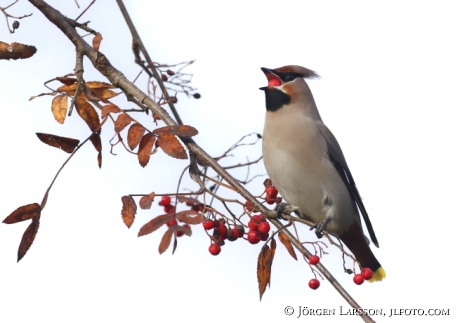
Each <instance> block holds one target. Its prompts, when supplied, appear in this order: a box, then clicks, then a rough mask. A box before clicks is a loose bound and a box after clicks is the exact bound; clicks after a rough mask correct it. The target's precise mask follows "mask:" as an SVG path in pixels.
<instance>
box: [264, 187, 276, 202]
mask: <svg viewBox="0 0 460 323" xmlns="http://www.w3.org/2000/svg"><path fill="white" fill-rule="evenodd" d="M265 193H266V194H267V196H269V197H271V198H273V199H274V198H275V197H276V196H277V195H278V190H277V189H276V187H275V186H273V185H270V186H267V188H266V189H265Z"/></svg>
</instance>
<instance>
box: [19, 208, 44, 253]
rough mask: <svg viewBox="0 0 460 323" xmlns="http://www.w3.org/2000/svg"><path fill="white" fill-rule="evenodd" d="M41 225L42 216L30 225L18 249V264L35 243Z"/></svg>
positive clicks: (33, 220)
mask: <svg viewBox="0 0 460 323" xmlns="http://www.w3.org/2000/svg"><path fill="white" fill-rule="evenodd" d="M39 225H40V216H37V217H34V218H33V219H32V223H31V224H29V226H28V227H27V229H26V231H25V232H24V234H23V235H22V239H21V243H20V244H19V249H18V262H19V260H21V259H22V257H24V255H25V254H26V252H27V251H28V250H29V248H30V246H31V245H32V243H33V242H34V239H35V236H36V235H37V231H38V227H39Z"/></svg>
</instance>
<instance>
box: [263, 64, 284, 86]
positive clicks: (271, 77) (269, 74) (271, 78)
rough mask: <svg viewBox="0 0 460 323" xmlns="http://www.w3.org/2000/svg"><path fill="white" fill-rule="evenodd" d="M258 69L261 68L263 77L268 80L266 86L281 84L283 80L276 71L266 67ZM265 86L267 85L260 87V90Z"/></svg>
mask: <svg viewBox="0 0 460 323" xmlns="http://www.w3.org/2000/svg"><path fill="white" fill-rule="evenodd" d="M260 69H261V70H262V72H264V74H265V77H266V78H267V80H268V86H269V87H271V86H280V85H282V84H283V81H282V80H281V78H280V77H279V76H278V75H277V74H276V71H274V70H271V69H268V68H266V67H261V68H260ZM265 88H267V87H264V88H261V90H265Z"/></svg>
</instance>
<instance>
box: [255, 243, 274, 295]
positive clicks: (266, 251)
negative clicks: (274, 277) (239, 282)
mask: <svg viewBox="0 0 460 323" xmlns="http://www.w3.org/2000/svg"><path fill="white" fill-rule="evenodd" d="M273 241H274V240H273V239H272V243H271V247H272V248H271V249H270V247H268V246H267V245H264V246H263V247H262V250H261V251H260V254H259V258H258V259H257V280H258V282H259V295H260V299H262V295H263V294H264V293H265V290H266V288H267V285H270V277H271V270H272V263H273V258H274V256H275V249H276V242H275V243H273Z"/></svg>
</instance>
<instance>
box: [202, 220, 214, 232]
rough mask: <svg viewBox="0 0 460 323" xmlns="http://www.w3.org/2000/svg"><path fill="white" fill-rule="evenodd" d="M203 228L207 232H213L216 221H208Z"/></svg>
mask: <svg viewBox="0 0 460 323" xmlns="http://www.w3.org/2000/svg"><path fill="white" fill-rule="evenodd" d="M203 228H204V229H205V230H211V229H213V228H214V221H212V220H206V221H204V222H203Z"/></svg>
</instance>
